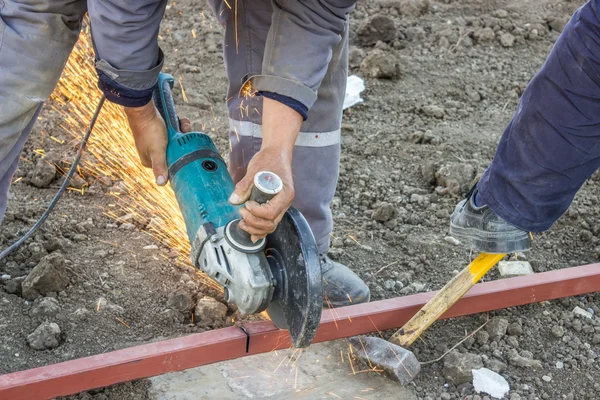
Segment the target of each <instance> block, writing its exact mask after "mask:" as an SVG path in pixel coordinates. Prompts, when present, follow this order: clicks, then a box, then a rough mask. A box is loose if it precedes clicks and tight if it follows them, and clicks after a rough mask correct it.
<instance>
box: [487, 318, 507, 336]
mask: <svg viewBox="0 0 600 400" xmlns="http://www.w3.org/2000/svg"><path fill="white" fill-rule="evenodd" d="M508 325H509V323H508V320H507V319H504V318H501V317H494V318H492V320H491V321H490V322H489V323H488V324H487V325H486V327H485V330H486V331H487V333H489V334H490V337H491V338H492V339H493V340H496V341H498V340H500V339H502V338H503V337H504V335H506V330H507V329H508Z"/></svg>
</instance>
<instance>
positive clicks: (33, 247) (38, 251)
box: [27, 242, 48, 263]
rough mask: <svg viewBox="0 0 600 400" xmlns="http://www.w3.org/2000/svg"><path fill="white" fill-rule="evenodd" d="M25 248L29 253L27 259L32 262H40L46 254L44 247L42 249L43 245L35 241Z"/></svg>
mask: <svg viewBox="0 0 600 400" xmlns="http://www.w3.org/2000/svg"><path fill="white" fill-rule="evenodd" d="M27 249H28V250H29V253H30V255H29V261H31V262H34V263H36V262H40V260H41V259H42V258H44V257H45V256H46V255H47V254H48V253H47V252H46V249H44V246H42V245H41V244H40V243H37V242H33V243H30V244H29V246H27Z"/></svg>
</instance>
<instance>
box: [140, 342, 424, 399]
mask: <svg viewBox="0 0 600 400" xmlns="http://www.w3.org/2000/svg"><path fill="white" fill-rule="evenodd" d="M348 351H349V347H348V341H346V340H338V341H334V342H327V343H318V344H315V345H312V346H311V347H310V348H308V349H305V350H296V351H294V350H285V351H277V352H275V351H273V352H271V353H267V354H259V355H256V356H251V357H245V358H239V359H236V360H231V361H225V362H221V363H217V364H212V365H207V366H203V367H198V368H193V369H189V370H187V371H182V372H173V373H169V374H165V375H161V376H157V377H154V378H151V379H150V381H151V382H152V386H151V388H150V391H149V393H150V398H151V399H153V400H205V399H206V400H213V399H219V400H228V399H231V400H233V399H235V400H238V399H281V400H283V399H286V400H287V399H328V400H332V399H333V400H335V399H343V400H345V399H358V400H361V399H362V400H372V399H396V400H416V397H415V396H414V395H413V394H412V393H411V391H410V390H408V389H407V388H405V387H403V386H401V385H400V384H398V383H397V382H394V381H392V380H390V379H389V378H387V377H385V376H382V375H380V374H379V373H377V372H373V371H365V370H362V371H361V367H360V366H357V365H354V364H353V365H352V366H351V365H350V363H349V360H348V355H347V352H348ZM342 354H343V360H342ZM353 368H354V371H353Z"/></svg>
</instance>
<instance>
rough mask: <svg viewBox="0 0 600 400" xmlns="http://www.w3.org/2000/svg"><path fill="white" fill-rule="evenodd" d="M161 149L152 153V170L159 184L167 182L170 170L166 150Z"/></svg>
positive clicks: (162, 184)
mask: <svg viewBox="0 0 600 400" xmlns="http://www.w3.org/2000/svg"><path fill="white" fill-rule="evenodd" d="M161 150H162V149H159V150H158V151H156V152H154V154H153V155H152V172H154V178H155V179H156V184H157V185H158V186H164V185H166V184H167V178H168V176H169V170H168V169H167V157H166V152H165V150H162V151H161Z"/></svg>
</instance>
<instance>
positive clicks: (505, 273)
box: [498, 261, 533, 278]
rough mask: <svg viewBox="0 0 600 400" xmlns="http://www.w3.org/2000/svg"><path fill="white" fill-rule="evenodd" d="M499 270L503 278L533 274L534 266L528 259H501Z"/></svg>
mask: <svg viewBox="0 0 600 400" xmlns="http://www.w3.org/2000/svg"><path fill="white" fill-rule="evenodd" d="M498 272H500V276H501V277H502V278H511V277H514V276H524V275H532V274H533V268H531V264H530V263H529V262H528V261H500V262H499V263H498Z"/></svg>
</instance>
